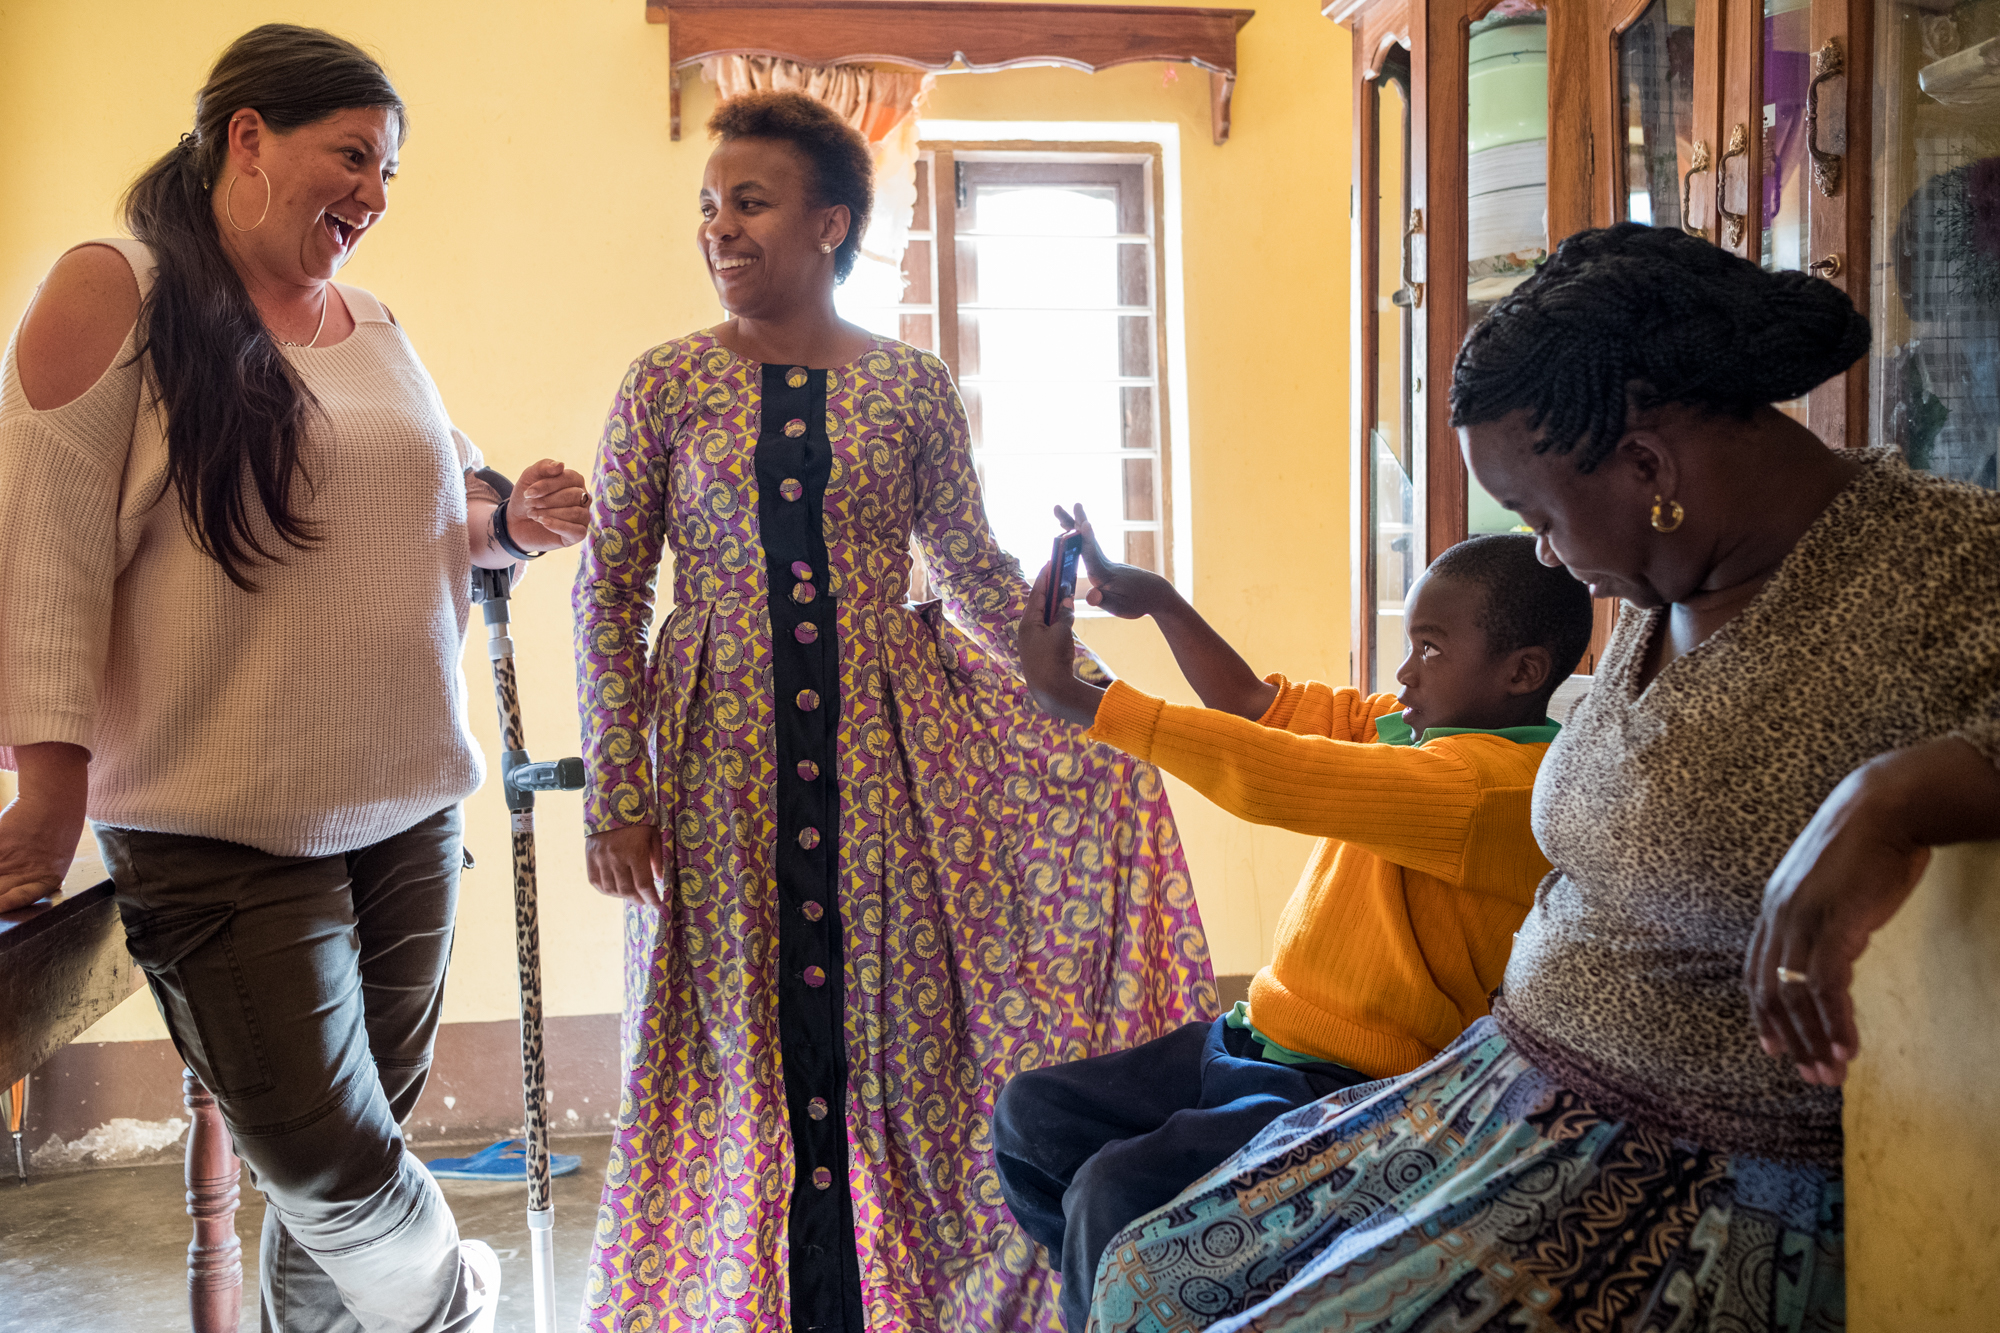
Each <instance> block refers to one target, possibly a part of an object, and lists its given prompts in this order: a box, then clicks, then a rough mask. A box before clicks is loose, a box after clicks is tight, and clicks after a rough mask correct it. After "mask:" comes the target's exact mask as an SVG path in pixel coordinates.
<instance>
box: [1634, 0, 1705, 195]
mask: <svg viewBox="0 0 2000 1333" xmlns="http://www.w3.org/2000/svg"><path fill="white" fill-rule="evenodd" d="M1694 7H1695V0H1653V3H1652V4H1650V5H1648V6H1647V7H1646V12H1645V13H1643V14H1641V15H1640V16H1639V18H1638V20H1637V21H1636V22H1634V23H1633V24H1632V26H1631V27H1629V28H1627V29H1626V30H1625V31H1624V32H1623V33H1622V34H1620V36H1619V38H1618V95H1619V102H1620V107H1621V109H1622V110H1623V112H1624V122H1625V218H1626V220H1627V221H1629V222H1643V223H1646V224H1647V225H1649V226H1655V227H1679V226H1682V225H1684V224H1685V222H1686V219H1685V218H1683V217H1682V216H1681V179H1682V177H1683V176H1684V175H1685V173H1686V172H1687V169H1688V166H1689V162H1688V157H1689V154H1690V152H1691V151H1692V145H1693V142H1694Z"/></svg>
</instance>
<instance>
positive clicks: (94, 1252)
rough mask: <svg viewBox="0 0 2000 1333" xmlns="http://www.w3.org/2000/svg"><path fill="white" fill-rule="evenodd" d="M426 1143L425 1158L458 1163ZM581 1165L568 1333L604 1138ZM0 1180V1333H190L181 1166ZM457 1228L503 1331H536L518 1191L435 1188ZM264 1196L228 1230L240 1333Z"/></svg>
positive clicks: (563, 1314) (455, 1184)
mask: <svg viewBox="0 0 2000 1333" xmlns="http://www.w3.org/2000/svg"><path fill="white" fill-rule="evenodd" d="M483 1146H484V1145H483V1144H474V1145H467V1147H466V1148H465V1149H459V1148H453V1147H450V1146H448V1145H442V1144H440V1145H431V1146H426V1147H423V1148H419V1149H418V1150H417V1155H418V1156H419V1157H422V1158H426V1159H428V1158H433V1157H455V1156H462V1155H463V1153H464V1151H468V1150H471V1149H474V1148H478V1147H483ZM556 1146H557V1148H558V1150H560V1151H562V1152H567V1153H577V1154H580V1155H581V1156H582V1157H583V1169H582V1170H580V1171H578V1172H577V1173H576V1174H575V1175H572V1176H565V1177H563V1178H562V1179H560V1180H557V1181H556V1182H555V1210H556V1232H555V1235H556V1254H555V1270H556V1317H557V1326H558V1327H559V1328H569V1327H572V1326H573V1325H572V1324H571V1322H570V1321H571V1320H573V1319H574V1318H575V1317H576V1314H577V1311H578V1310H579V1309H580V1308H581V1307H582V1303H583V1276H584V1272H583V1270H584V1266H585V1265H586V1264H588V1263H589V1261H590V1237H591V1230H592V1228H593V1227H594V1225H595V1224H596V1218H597V1199H598V1192H599V1190H600V1189H601V1188H602V1187H603V1183H604V1159H605V1157H606V1155H607V1154H608V1153H609V1152H610V1149H611V1139H610V1138H609V1136H595V1137H591V1138H578V1139H562V1140H558V1141H557V1144H556ZM7 1168H8V1169H7V1172H6V1173H5V1174H4V1175H0V1331H4V1333H112V1331H113V1330H117V1331H118V1333H126V1331H127V1330H130V1333H187V1328H188V1306H187V1246H188V1239H189V1237H190V1235H191V1234H192V1233H191V1229H190V1228H191V1226H192V1224H191V1223H190V1222H189V1220H188V1217H187V1214H186V1212H185V1198H184V1195H183V1187H182V1184H181V1168H180V1167H179V1166H178V1165H168V1166H142V1167H126V1168H119V1169H112V1170H104V1171H82V1172H77V1173H75V1174H73V1175H65V1176H47V1177H43V1178H41V1179H34V1178H30V1180H29V1182H28V1184H27V1185H26V1186H25V1187H21V1186H16V1185H15V1184H14V1181H13V1176H12V1162H11V1160H10V1161H9V1162H8V1163H7ZM443 1185H444V1192H445V1197H446V1198H448V1199H450V1200H451V1210H452V1212H453V1214H454V1215H456V1216H457V1218H458V1229H459V1233H460V1234H461V1235H463V1236H465V1237H467V1238H472V1237H477V1238H478V1239H480V1240H484V1241H486V1242H487V1243H488V1244H490V1245H491V1246H492V1247H493V1248H494V1249H495V1250H497V1251H498V1252H499V1254H500V1267H501V1279H502V1280H501V1288H500V1301H501V1305H500V1319H499V1325H498V1330H499V1333H533V1330H534V1327H535V1316H534V1309H533V1301H532V1292H533V1287H532V1283H533V1277H532V1275H531V1274H530V1272H529V1268H528V1222H527V1216H526V1209H527V1206H528V1205H527V1199H528V1195H527V1188H526V1186H525V1185H521V1186H515V1185H497V1184H493V1185H489V1184H471V1183H467V1182H464V1181H445V1182H443ZM263 1224H264V1201H263V1198H262V1196H260V1195H259V1194H258V1193H257V1192H256V1191H255V1190H254V1189H252V1188H251V1187H250V1182H249V1179H248V1177H247V1175H246V1177H245V1179H244V1182H243V1206H242V1208H241V1210H240V1211H239V1212H238V1213H237V1214H236V1234H237V1235H238V1236H239V1237H241V1238H242V1241H243V1272H244V1283H243V1321H242V1323H241V1325H240V1326H239V1327H240V1329H241V1333H255V1330H256V1328H257V1235H258V1228H260V1227H262V1226H263Z"/></svg>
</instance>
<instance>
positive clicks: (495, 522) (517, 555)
mask: <svg viewBox="0 0 2000 1333" xmlns="http://www.w3.org/2000/svg"><path fill="white" fill-rule="evenodd" d="M491 524H492V526H491V528H490V529H489V531H490V532H491V534H492V537H493V542H494V544H495V545H497V546H498V547H499V548H500V549H501V550H503V551H505V552H506V553H507V554H508V555H510V556H512V557H513V558H514V559H516V560H538V559H540V558H541V556H542V552H540V551H530V550H528V549H527V548H526V547H524V546H522V545H521V544H520V543H518V542H516V541H515V540H514V537H513V534H511V533H510V532H508V531H507V502H506V501H505V500H502V501H501V502H500V503H499V504H497V505H494V506H493V518H492V520H491Z"/></svg>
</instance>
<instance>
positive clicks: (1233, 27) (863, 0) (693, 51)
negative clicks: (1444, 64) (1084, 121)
mask: <svg viewBox="0 0 2000 1333" xmlns="http://www.w3.org/2000/svg"><path fill="white" fill-rule="evenodd" d="M1255 13H1256V11H1255V10H1250V9H1179V8H1174V7H1170V6H1166V5H1061V4H1012V3H1003V2H1002V0H992V3H987V2H986V0H646V19H647V21H648V22H650V23H664V24H666V25H667V50H668V59H669V63H670V65H671V68H672V71H673V72H672V74H671V76H670V77H671V83H672V88H671V95H672V101H673V109H672V115H673V124H672V127H671V135H672V137H673V138H675V139H679V138H680V137H681V90H680V71H681V70H682V69H684V68H685V67H687V66H689V65H692V64H696V63H698V62H700V61H702V60H705V59H707V58H708V57H710V56H739V55H747V56H775V57H777V58H779V59H782V60H790V61H795V62H796V63H798V64H801V65H841V64H871V65H903V66H907V67H909V68H912V69H923V70H941V69H945V68H948V67H949V66H951V65H952V64H954V63H956V62H961V61H962V62H963V63H964V65H965V68H967V69H970V70H995V69H1006V68H1008V67H1009V66H1013V65H1046V64H1056V65H1069V66H1071V67H1073V68H1076V69H1083V70H1090V71H1093V72H1095V71H1097V70H1100V69H1108V68H1110V67H1111V66H1113V65H1126V64H1131V63H1132V62H1134V61H1140V60H1158V61H1169V62H1173V63H1181V64H1189V65H1196V66H1199V67H1200V68H1202V69H1205V70H1207V71H1208V74H1209V112H1210V117H1211V119H1212V122H1213V127H1214V130H1215V142H1217V143H1218V144H1219V143H1223V142H1226V141H1227V140H1228V138H1229V99H1230V96H1231V94H1232V93H1233V92H1234V90H1235V87H1236V34H1237V32H1238V31H1239V30H1240V29H1241V28H1242V27H1243V25H1244V24H1246V23H1248V22H1249V21H1250V19H1251V17H1252V16H1253V15H1254V14H1255Z"/></svg>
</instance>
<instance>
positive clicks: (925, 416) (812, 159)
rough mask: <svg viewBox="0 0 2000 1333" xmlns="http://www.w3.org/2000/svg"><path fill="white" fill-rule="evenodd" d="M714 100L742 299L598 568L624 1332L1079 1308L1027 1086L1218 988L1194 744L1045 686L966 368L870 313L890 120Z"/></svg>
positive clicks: (646, 468)
mask: <svg viewBox="0 0 2000 1333" xmlns="http://www.w3.org/2000/svg"><path fill="white" fill-rule="evenodd" d="M709 129H710V130H711V131H712V132H713V133H714V134H715V135H716V136H717V138H719V139H720V140H721V142H720V144H719V145H718V146H717V148H716V150H715V152H714V154H713V155H712V156H711V157H710V158H709V161H708V166H707V170H706V172H705V173H704V175H703V179H702V190H701V194H700V197H699V199H698V200H694V201H690V202H691V203H696V204H697V205H698V207H699V210H700V211H699V215H698V216H691V217H690V219H689V220H690V222H692V223H693V224H694V229H695V234H694V241H695V244H696V247H697V249H698V252H699V254H700V257H701V263H702V266H703V268H704V269H705V270H706V271H707V272H708V274H709V276H710V278H711V280H712V281H713V282H714V284H715V289H716V294H717V296H719V297H720V298H721V302H722V305H723V307H724V308H725V309H726V310H727V311H728V312H729V316H730V317H729V318H728V319H725V320H724V321H723V322H722V323H720V324H718V325H716V326H715V327H714V328H711V329H706V330H703V331H700V332H697V333H693V334H689V335H688V336H686V337H682V338H676V339H673V340H672V341H670V342H666V343H663V344H661V345H660V346H658V347H656V348H654V349H652V350H651V351H649V352H646V353H644V354H642V355H641V356H640V357H639V358H638V360H637V361H635V362H634V363H633V364H632V367H631V370H630V372H629V373H628V374H627V375H626V377H625V381H624V384H623V385H622V386H621V387H620V389H619V391H618V396H617V398H616V400H615V401H614V403H613V405H612V410H611V417H610V420H609V421H608V422H607V423H606V426H605V433H604V444H603V448H602V449H601V451H600V452H599V455H598V460H597V470H596V473H595V477H596V481H595V483H594V484H593V485H592V487H591V499H592V511H591V524H590V536H589V540H588V541H587V542H586V543H585V546H584V560H583V563H582V564H581V565H580V566H579V568H578V571H577V583H576V594H575V605H576V613H577V625H576V633H577V659H578V675H579V677H580V680H581V684H582V693H583V707H584V748H585V753H586V755H587V757H588V758H589V760H590V763H591V778H592V786H591V789H590V792H589V797H588V804H587V806H586V810H587V818H588V819H589V830H590V836H589V838H588V841H587V843H586V849H587V850H586V855H587V857H588V859H589V871H590V878H591V882H592V884H594V885H595V886H596V887H597V888H598V889H599V890H600V891H602V892H605V893H609V894H615V895H618V896H620V897H624V898H626V899H628V900H629V902H630V906H629V907H628V909H627V912H626V952H625V967H626V977H627V991H626V1010H625V1027H624V1039H625V1050H624V1088H623V1095H622V1097H621V1099H620V1103H619V1118H618V1124H619V1130H618V1136H617V1139H616V1141H615V1142H614V1143H613V1145H612V1149H611V1157H610V1164H609V1169H608V1171H607V1173H606V1179H605V1190H604V1203H603V1207H602V1208H601V1210H600V1211H599V1213H598V1222H597V1244H596V1250H595V1252H594V1254H593V1255H592V1260H591V1268H590V1276H589V1279H588V1282H589V1285H588V1288H587V1295H586V1298H585V1301H586V1305H585V1310H584V1325H585V1327H586V1328H588V1329H591V1330H594V1331H596V1333H646V1331H648V1330H651V1331H655V1333H672V1331H676V1330H685V1331H686V1333H778V1331H779V1330H783V1329H788V1328H789V1329H791V1330H794V1333H807V1331H808V1330H818V1331H820V1333H863V1331H864V1330H868V1333H918V1331H919V1330H924V1331H926V1333H928V1331H929V1330H940V1331H942V1330H952V1333H957V1330H974V1329H976V1330H980V1331H981V1333H1030V1331H1031V1330H1051V1331H1052V1330H1055V1329H1057V1328H1059V1327H1060V1325H1059V1324H1058V1323H1057V1311H1056V1292H1055V1286H1056V1284H1055V1281H1054V1274H1053V1273H1052V1272H1051V1271H1050V1268H1049V1266H1048V1264H1047V1262H1046V1260H1045V1258H1043V1257H1042V1256H1039V1255H1038V1254H1037V1250H1036V1246H1035V1243H1034V1241H1032V1240H1031V1239H1030V1238H1029V1237H1028V1235H1027V1233H1026V1232H1024V1231H1023V1230H1021V1229H1020V1227H1019V1226H1017V1225H1016V1224H1015V1223H1014V1221H1013V1219H1012V1218H1011V1217H1010V1216H1009V1215H1008V1213H1007V1209H1006V1205H1005V1202H1004V1200H1003V1198H1002V1196H1001V1193H1000V1181H999V1176H998V1174H997V1172H996V1170H995V1165H994V1157H993V1141H992V1140H993V1134H992V1116H993V1099H994V1097H995V1095H996V1094H997V1093H998V1092H999V1090H1000V1087H1001V1085H1002V1084H1003V1083H1005V1082H1006V1080H1007V1079H1008V1078H1009V1077H1010V1076H1011V1075H1013V1074H1014V1073H1017V1072H1018V1071H1020V1070H1022V1069H1029V1068H1034V1067H1036V1066H1038V1065H1042V1064H1046V1063H1048V1062H1049V1061H1052V1060H1057V1059H1066V1058H1072V1057H1075V1056H1082V1055H1090V1054H1096V1053H1099V1052H1103V1051H1108V1050H1113V1049H1116V1048H1119V1047H1122V1046H1127V1045H1132V1044H1136V1043H1138V1042H1141V1041H1146V1040H1149V1039H1151V1038H1152V1037H1155V1036H1159V1035H1162V1034H1164V1033H1166V1032H1168V1031H1170V1030H1172V1029H1174V1028H1177V1027H1179V1026H1180V1025H1181V1024H1182V1023H1184V1022H1186V1021H1187V1020H1188V1019H1189V1018H1191V1017H1194V1016H1197V1015H1199V1016H1201V1017H1209V1016H1212V1015H1213V1014H1214V1013H1215V987H1214V983H1213V980H1212V978H1211V976H1210V973H1209V964H1208V955H1207V948H1206V944H1205V941H1204V939H1203V937H1202V933H1201V925H1200V921H1199V918H1198V916H1197V913H1196V911H1195V903H1194V892H1193V888H1192V886H1191V885H1190V884H1189V881H1188V875H1187V868H1186V865H1185V863H1184V862H1183V861H1182V859H1181V855H1180V847H1179V840H1178V838H1177V836H1176V834H1175V832H1174V826H1173V819H1172V815H1171V813H1170V812H1169V811H1168V809H1167V804H1166V797H1165V793H1164V792H1163V791H1162V789H1161V788H1162V783H1161V779H1160V775H1159V773H1158V771H1157V770H1156V769H1154V768H1153V767H1152V766H1151V765H1148V764H1144V763H1141V762H1139V761H1137V760H1133V759H1130V758H1127V757H1126V756H1123V755H1120V754H1118V753H1116V752H1114V751H1112V750H1110V749H1109V748H1107V747H1105V746H1101V745H1097V744H1094V743H1093V742H1091V741H1089V740H1087V739H1086V738H1085V737H1084V734H1083V730H1082V729H1081V728H1078V727H1072V726H1070V725H1068V724H1067V723H1060V722H1055V721H1052V720H1050V719H1048V718H1046V717H1044V716H1042V715H1041V714H1040V713H1039V712H1038V710H1037V709H1036V708H1035V706H1034V704H1033V703H1032V702H1030V700H1029V698H1028V694H1027V689H1026V687H1025V686H1024V685H1023V684H1022V682H1021V679H1020V675H1019V665H1018V663H1019V656H1018V653H1017V650H1016V649H1015V647H1014V627H1015V625H1016V624H1017V623H1018V622H1019V620H1020V618H1021V613H1022V611H1023V610H1024V609H1025V607H1026V604H1027V600H1028V584H1027V582H1026V581H1025V580H1023V579H1022V578H1021V574H1020V569H1019V566H1018V565H1017V564H1016V562H1015V561H1014V560H1013V558H1012V557H1010V556H1008V555H1007V554H1006V553H1004V552H1003V551H1001V549H1000V547H999V546H998V544H997V543H995V541H994V540H993V534H992V532H991V530H990V529H989V528H988V527H987V525H986V514H985V510H984V506H983V504H982V503H981V499H980V490H979V479H978V475H977V474H976V473H975V472H974V470H973V467H972V457H971V449H970V447H969V440H968V431H967V429H966V420H965V409H964V408H963V407H962V406H960V404H959V400H958V393H957V391H956V390H955V389H954V388H953V386H952V382H951V375H950V373H949V372H948V371H947V370H946V369H945V366H944V363H943V362H941V361H939V360H938V359H937V358H936V357H935V356H932V355H930V354H929V353H928V352H922V351H919V350H917V349H916V348H914V347H909V346H906V345H905V344H903V343H899V342H896V341H894V340H892V339H888V338H875V337H871V336H870V335H869V334H868V332H867V331H866V330H865V329H860V328H857V327H855V326H854V325H852V324H847V323H845V322H843V321H842V320H841V319H840V318H839V316H838V314H837V313H836V312H835V309H834V301H833V291H834V284H835V283H836V282H837V281H839V279H840V278H841V277H843V276H845V275H846V274H847V273H848V272H849V271H850V270H851V269H852V268H853V266H854V262H855V259H856V258H857V256H858V255H859V253H860V248H861V236H862V232H863V230H864V228H865V225H866V222H867V217H868V211H869V204H870V175H871V171H872V168H871V164H870V161H869V155H868V147H867V144H866V142H865V141H864V140H863V139H862V138H861V136H860V135H859V134H858V133H856V132H855V131H854V130H852V129H850V128H848V126H847V125H845V124H844V123H842V121H841V120H840V119H839V118H838V117H837V116H835V115H834V114H833V113H832V112H831V111H830V110H828V109H827V108H826V107H825V106H823V105H821V104H820V103H818V102H815V101H813V100H812V99H810V98H808V97H805V96H803V95H801V94H798V93H792V92H763V93H752V94H747V95H745V96H742V97H738V98H733V99H731V100H729V101H727V102H724V103H723V104H722V105H721V106H720V107H719V108H717V110H716V113H715V116H714V118H713V119H712V120H711V121H710V122H709ZM690 213H691V214H693V213H694V210H693V209H690ZM913 541H914V545H915V547H916V549H917V550H918V551H920V552H921V554H922V558H923V560H924V564H925V568H926V569H927V571H928V573H929V574H930V577H931V584H932V586H933V587H935V588H937V589H938V590H939V592H940V594H941V600H940V601H937V602H930V603H926V604H923V605H916V606H913V605H910V604H909V603H908V602H907V600H906V598H907V596H908V590H909V586H910V568H911V548H912V543H913ZM669 551H671V553H672V556H673V562H672V571H673V584H674V587H673V606H672V610H671V611H670V612H669V613H668V614H667V616H666V617H665V618H664V620H663V621H662V622H661V624H660V629H659V632H658V637H657V638H656V639H654V643H653V647H652V650H651V652H650V655H649V652H648V648H647V641H648V639H649V637H652V636H651V629H652V626H653V624H654V615H653V598H654V584H655V579H656V578H657V577H658V574H659V572H660V570H661V569H662V567H663V558H664V557H665V556H666V555H667V553H668V552H669Z"/></svg>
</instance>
